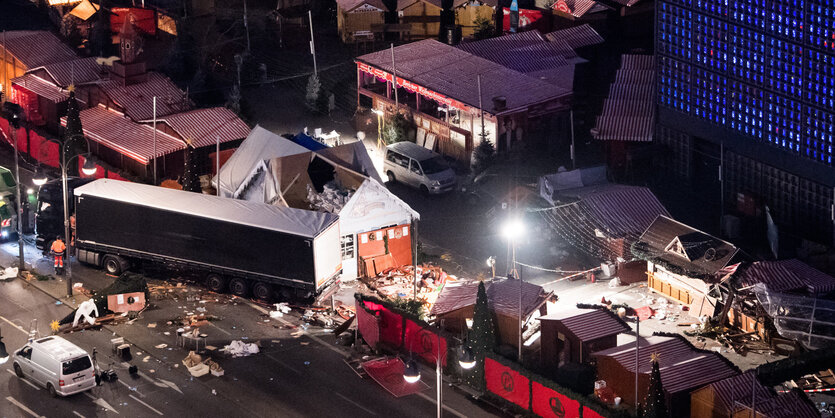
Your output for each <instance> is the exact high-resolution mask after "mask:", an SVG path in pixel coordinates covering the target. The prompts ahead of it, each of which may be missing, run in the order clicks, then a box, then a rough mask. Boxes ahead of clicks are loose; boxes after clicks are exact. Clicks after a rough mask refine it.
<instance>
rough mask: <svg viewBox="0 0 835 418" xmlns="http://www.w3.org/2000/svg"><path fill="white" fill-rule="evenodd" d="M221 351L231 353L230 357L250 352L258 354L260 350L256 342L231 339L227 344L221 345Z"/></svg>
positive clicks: (241, 355)
mask: <svg viewBox="0 0 835 418" xmlns="http://www.w3.org/2000/svg"><path fill="white" fill-rule="evenodd" d="M223 351H225V352H227V353H229V354H231V355H232V357H246V356H249V355H251V354H258V352H259V351H260V350H259V349H258V346H257V345H256V344H252V343H250V344H247V343H245V342H243V341H239V340H233V341H232V342H231V343H229V345H227V346H225V347H223Z"/></svg>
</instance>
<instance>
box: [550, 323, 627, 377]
mask: <svg viewBox="0 0 835 418" xmlns="http://www.w3.org/2000/svg"><path fill="white" fill-rule="evenodd" d="M539 321H540V323H541V324H542V339H541V341H542V343H541V344H542V345H541V347H542V351H541V354H542V366H543V368H545V369H546V370H549V371H555V370H556V369H557V368H558V367H559V366H561V365H562V364H565V363H569V362H573V363H588V362H589V361H590V360H591V353H593V352H596V351H600V350H605V349H607V348H612V347H614V346H616V345H617V344H618V334H620V333H623V332H628V331H629V330H630V328H629V325H627V324H626V322H624V321H623V320H622V319H620V318H618V317H617V315H615V314H614V313H612V311H610V310H609V309H606V308H600V309H580V308H575V309H569V310H565V311H561V312H558V313H554V314H550V315H546V316H542V317H540V318H539Z"/></svg>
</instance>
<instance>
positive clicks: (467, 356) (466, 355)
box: [458, 345, 475, 370]
mask: <svg viewBox="0 0 835 418" xmlns="http://www.w3.org/2000/svg"><path fill="white" fill-rule="evenodd" d="M458 364H460V365H461V368H462V369H466V370H469V369H472V368H473V367H475V356H474V355H473V349H472V348H470V347H469V346H466V345H462V346H461V351H460V352H459V353H458Z"/></svg>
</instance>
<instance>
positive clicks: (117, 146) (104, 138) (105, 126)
mask: <svg viewBox="0 0 835 418" xmlns="http://www.w3.org/2000/svg"><path fill="white" fill-rule="evenodd" d="M66 121H67V118H66V117H64V118H62V119H61V124H62V125H66ZM81 125H82V126H83V128H84V135H85V136H86V137H88V138H90V139H91V140H93V141H96V142H98V143H100V144H102V145H104V146H106V147H108V148H111V149H114V150H116V151H118V152H119V153H121V154H123V155H125V156H128V157H130V158H133V159H134V160H136V161H139V162H140V163H142V164H148V163H149V162H150V160H151V159H152V158H154V156H156V157H161V156H163V155H167V154H170V153H172V152H176V151H179V150H182V149H185V147H186V146H185V143H184V142H183V141H180V140H179V139H177V138H174V137H173V136H171V135H168V134H166V133H164V132H161V131H157V134H156V151H157V152H156V155H155V154H154V129H153V128H152V127H150V126H148V125H143V124H141V123H136V122H133V121H131V120H130V119H128V118H126V117H125V116H124V115H122V114H121V113H118V112H115V111H112V110H107V109H106V108H105V107H103V106H96V107H92V108H89V109H85V110H82V111H81Z"/></svg>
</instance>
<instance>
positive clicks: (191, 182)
mask: <svg viewBox="0 0 835 418" xmlns="http://www.w3.org/2000/svg"><path fill="white" fill-rule="evenodd" d="M183 190H185V191H187V192H197V193H202V191H203V190H202V189H201V188H200V179H199V178H198V177H197V158H196V156H195V155H194V145H193V141H192V140H187V141H186V153H185V170H184V171H183Z"/></svg>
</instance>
